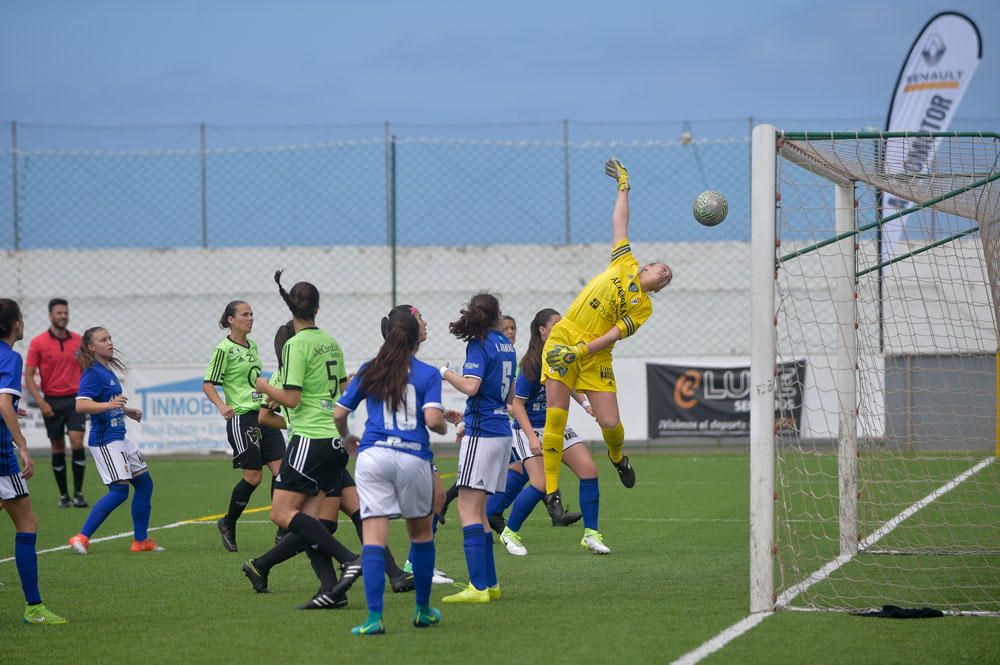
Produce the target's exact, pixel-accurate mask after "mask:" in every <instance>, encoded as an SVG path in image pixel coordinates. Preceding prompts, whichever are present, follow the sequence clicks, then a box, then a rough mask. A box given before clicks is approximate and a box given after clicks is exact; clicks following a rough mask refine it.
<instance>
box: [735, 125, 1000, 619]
mask: <svg viewBox="0 0 1000 665" xmlns="http://www.w3.org/2000/svg"><path fill="white" fill-rule="evenodd" d="M752 217H753V220H752V224H753V231H752V250H751V251H752V271H753V278H752V279H753V286H752V292H753V326H752V328H753V329H752V337H753V341H752V353H753V360H752V369H751V380H752V383H753V394H752V403H751V411H752V416H751V506H750V508H751V515H750V521H751V609H752V610H753V611H763V610H770V609H819V610H841V611H866V610H869V609H872V608H881V607H883V606H885V605H896V606H900V607H906V608H920V607H931V608H935V609H940V610H942V611H945V612H957V613H989V614H998V613H1000V464H997V463H994V461H995V460H996V458H997V455H998V454H1000V439H998V423H997V415H998V401H997V400H998V387H1000V378H998V372H997V368H998V363H1000V354H998V346H997V339H998V335H997V321H998V316H997V311H998V309H997V303H998V302H1000V291H998V284H1000V136H998V135H996V134H985V133H982V134H968V133H926V132H924V133H811V132H810V133H801V132H800V133H790V132H781V131H778V130H775V128H773V127H771V126H767V125H765V126H760V127H757V128H756V129H755V130H754V137H753V181H752ZM789 368H792V369H789ZM793 382H799V383H800V384H801V385H800V386H791V383H793ZM793 387H798V388H801V390H800V391H797V390H792V389H790V388H793ZM799 394H801V395H802V397H801V399H797V398H794V397H790V396H794V395H799Z"/></svg>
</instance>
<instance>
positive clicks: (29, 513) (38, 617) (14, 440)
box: [0, 298, 67, 625]
mask: <svg viewBox="0 0 1000 665" xmlns="http://www.w3.org/2000/svg"><path fill="white" fill-rule="evenodd" d="M22 339H24V319H23V318H22V317H21V308H20V306H18V304H17V303H16V302H14V301H13V300H10V299H9V298H0V416H2V419H0V503H2V504H3V509H4V510H5V511H7V515H8V516H10V521H11V522H13V523H14V530H15V532H16V533H15V534H14V563H15V565H16V566H17V574H18V576H19V577H20V578H21V590H22V591H23V592H24V600H25V603H27V604H26V605H25V608H24V623H30V624H35V625H44V624H61V623H67V621H66V619H64V618H62V617H61V616H59V615H58V614H56V613H55V612H52V611H51V610H50V609H49V608H47V607H45V605H44V604H43V603H42V596H41V594H40V593H39V592H38V554H37V553H36V551H35V542H36V540H37V538H38V518H36V517H35V511H33V510H32V509H31V498H30V497H29V496H28V483H27V480H28V479H29V478H31V476H33V475H34V473H35V465H34V462H32V461H31V455H30V454H29V453H28V442H27V441H26V440H25V438H24V434H23V433H22V432H21V426H20V424H19V423H18V422H17V415H18V402H20V400H21V372H22V369H23V367H24V363H23V361H22V360H21V356H20V355H19V354H18V353H17V352H16V351H14V349H13V348H12V347H13V346H14V343H15V342H19V341H20V340H22ZM18 458H20V465H18ZM22 467H23V470H22Z"/></svg>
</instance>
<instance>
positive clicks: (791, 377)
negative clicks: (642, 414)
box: [646, 360, 806, 438]
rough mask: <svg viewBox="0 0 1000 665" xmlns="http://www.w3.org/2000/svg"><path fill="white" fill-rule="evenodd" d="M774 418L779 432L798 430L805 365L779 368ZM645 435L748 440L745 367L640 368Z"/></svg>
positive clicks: (788, 363) (801, 363)
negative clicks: (643, 374)
mask: <svg viewBox="0 0 1000 665" xmlns="http://www.w3.org/2000/svg"><path fill="white" fill-rule="evenodd" d="M777 379H778V382H777V389H776V391H775V406H774V415H775V422H776V423H777V425H778V427H779V431H793V430H798V429H799V427H800V426H801V418H802V396H803V386H804V385H805V380H806V362H805V360H800V361H795V362H787V363H782V364H781V365H779V371H778V377H777ZM646 384H647V395H648V400H649V403H648V413H649V436H650V438H666V437H727V436H749V435H750V366H749V365H742V366H737V367H689V366H682V365H658V364H652V363H649V364H647V365H646Z"/></svg>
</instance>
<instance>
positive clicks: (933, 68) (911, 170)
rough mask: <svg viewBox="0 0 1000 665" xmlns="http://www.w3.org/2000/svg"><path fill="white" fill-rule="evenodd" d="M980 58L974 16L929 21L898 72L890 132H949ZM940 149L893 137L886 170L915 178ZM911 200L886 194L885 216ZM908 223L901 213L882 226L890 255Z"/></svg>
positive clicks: (885, 248) (947, 14) (932, 143)
mask: <svg viewBox="0 0 1000 665" xmlns="http://www.w3.org/2000/svg"><path fill="white" fill-rule="evenodd" d="M981 57H982V40H981V39H980V35H979V28H977V27H976V24H975V23H973V22H972V20H971V19H970V18H968V17H967V16H964V15H963V14H959V13H956V12H943V13H941V14H938V15H937V16H935V17H934V18H932V19H931V20H930V21H928V22H927V25H925V26H924V29H923V30H922V31H921V32H920V34H919V35H918V36H917V38H916V40H915V41H914V42H913V46H911V47H910V52H909V54H908V55H907V57H906V61H905V62H904V63H903V68H902V69H901V70H900V72H899V79H898V80H897V81H896V90H895V93H894V94H893V97H892V103H891V105H890V106H889V116H888V119H887V121H886V131H889V132H943V131H947V129H948V126H949V125H950V124H951V120H952V118H954V117H955V112H956V111H957V110H958V105H959V103H961V101H962V95H964V94H965V91H966V89H967V88H968V87H969V82H970V81H971V80H972V75H973V74H974V73H975V71H976V67H977V66H978V65H979V60H980V59H981ZM936 149H937V140H935V139H929V138H928V139H916V140H915V139H908V140H903V139H889V140H887V141H886V149H885V171H886V173H889V174H905V175H906V176H911V177H912V176H920V175H921V174H923V173H927V172H928V171H929V169H930V168H931V166H932V165H933V162H934V157H935V152H936ZM910 205H911V203H910V202H909V201H905V200H903V199H900V198H898V197H896V196H893V195H892V194H883V196H882V217H883V218H885V217H888V216H890V215H892V214H894V213H897V212H899V211H901V210H905V209H906V208H908V207H909V206H910ZM917 214H920V213H917ZM905 224H906V217H902V218H900V219H897V220H893V221H890V222H888V223H887V224H885V225H884V226H883V227H882V249H883V256H884V257H885V258H889V257H891V256H892V255H893V253H894V252H893V247H894V245H895V243H897V242H898V241H899V240H900V239H901V238H902V237H904V236H903V233H904V227H905Z"/></svg>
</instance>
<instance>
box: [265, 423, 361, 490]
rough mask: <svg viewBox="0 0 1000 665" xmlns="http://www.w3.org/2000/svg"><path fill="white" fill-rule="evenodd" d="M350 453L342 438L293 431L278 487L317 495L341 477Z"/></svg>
mask: <svg viewBox="0 0 1000 665" xmlns="http://www.w3.org/2000/svg"><path fill="white" fill-rule="evenodd" d="M347 460H348V455H347V451H345V450H344V446H343V444H341V442H340V439H309V438H303V437H301V436H299V435H298V434H293V435H292V440H291V441H289V442H288V448H287V449H286V450H285V456H284V457H283V458H282V460H281V471H280V472H279V473H278V475H277V476H276V477H275V479H274V487H275V489H280V490H285V491H288V492H298V493H299V494H305V495H306V496H316V495H317V494H319V493H320V492H325V493H327V494H328V495H329V492H332V491H334V490H335V489H336V488H337V485H338V484H339V483H340V481H341V476H342V473H343V471H344V468H345V467H346V466H347Z"/></svg>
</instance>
